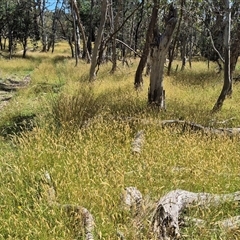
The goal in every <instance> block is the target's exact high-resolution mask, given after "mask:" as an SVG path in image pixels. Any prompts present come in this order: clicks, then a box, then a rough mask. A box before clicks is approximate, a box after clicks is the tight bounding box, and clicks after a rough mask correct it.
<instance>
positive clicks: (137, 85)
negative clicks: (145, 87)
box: [134, 0, 159, 89]
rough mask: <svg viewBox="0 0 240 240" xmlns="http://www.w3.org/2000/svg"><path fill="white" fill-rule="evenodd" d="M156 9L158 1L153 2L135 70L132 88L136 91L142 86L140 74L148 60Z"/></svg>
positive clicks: (156, 13)
mask: <svg viewBox="0 0 240 240" xmlns="http://www.w3.org/2000/svg"><path fill="white" fill-rule="evenodd" d="M158 8H159V4H158V1H156V0H155V1H154V6H153V9H152V14H151V20H150V23H149V26H148V30H147V34H146V41H145V44H144V48H143V53H142V57H141V59H140V62H139V64H138V68H137V71H136V74H135V80H134V86H135V88H136V89H138V88H140V87H141V85H142V84H143V78H142V74H143V69H144V67H145V65H146V63H147V59H148V55H149V48H150V42H151V39H152V34H153V29H154V25H155V24H156V21H157V15H158Z"/></svg>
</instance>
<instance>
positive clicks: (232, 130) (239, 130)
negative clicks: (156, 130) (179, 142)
mask: <svg viewBox="0 0 240 240" xmlns="http://www.w3.org/2000/svg"><path fill="white" fill-rule="evenodd" d="M233 119H234V118H230V119H226V120H224V121H221V122H216V124H226V123H227V122H228V121H231V120H233ZM126 121H127V122H131V121H136V122H138V123H140V124H143V125H155V126H161V127H167V126H171V127H176V126H180V127H181V128H182V131H183V132H185V131H193V132H201V133H203V134H206V135H227V136H230V137H232V136H236V135H238V134H240V127H229V128H228V127H225V128H224V127H220V128H214V127H205V126H203V125H201V124H198V123H194V122H188V121H185V120H179V119H169V120H153V119H140V118H127V119H126Z"/></svg>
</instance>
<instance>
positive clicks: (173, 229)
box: [151, 190, 240, 240]
mask: <svg viewBox="0 0 240 240" xmlns="http://www.w3.org/2000/svg"><path fill="white" fill-rule="evenodd" d="M239 200H240V192H235V193H232V194H221V195H217V194H210V193H193V192H188V191H184V190H174V191H171V192H169V193H168V194H166V195H165V196H163V197H162V198H161V199H160V200H159V201H158V203H157V206H156V210H155V213H154V215H153V218H152V223H151V225H152V231H153V232H154V234H155V236H156V238H157V239H159V240H165V239H179V238H180V237H181V235H180V227H179V221H180V214H181V213H182V212H183V210H184V209H186V208H188V207H191V206H194V205H198V206H199V207H209V206H218V205H219V204H221V203H224V202H231V201H239Z"/></svg>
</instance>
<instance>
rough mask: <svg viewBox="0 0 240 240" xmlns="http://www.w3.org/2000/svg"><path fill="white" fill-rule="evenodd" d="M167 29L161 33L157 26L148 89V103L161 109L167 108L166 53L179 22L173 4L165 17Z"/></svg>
mask: <svg viewBox="0 0 240 240" xmlns="http://www.w3.org/2000/svg"><path fill="white" fill-rule="evenodd" d="M165 21H166V24H165V31H164V33H163V34H162V35H161V34H160V33H159V31H158V29H157V26H155V30H154V43H153V44H152V45H153V48H152V63H153V64H152V68H151V74H150V86H149V91H148V103H149V104H151V105H155V106H157V107H159V108H160V109H165V91H164V89H163V71H164V63H165V61H166V55H167V51H168V48H169V45H170V43H171V39H172V35H173V32H174V29H175V26H176V23H177V9H176V8H175V7H174V6H173V4H171V5H170V6H169V13H168V16H167V17H166V19H165Z"/></svg>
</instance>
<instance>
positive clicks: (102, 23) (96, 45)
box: [89, 0, 108, 81]
mask: <svg viewBox="0 0 240 240" xmlns="http://www.w3.org/2000/svg"><path fill="white" fill-rule="evenodd" d="M107 8H108V0H103V1H102V6H101V20H100V25H99V28H98V33H97V37H96V40H95V43H94V48H93V54H92V62H91V67H90V73H89V81H93V80H94V78H95V69H96V66H97V57H98V51H99V46H100V44H101V41H102V37H103V31H104V26H105V22H106V18H107Z"/></svg>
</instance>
